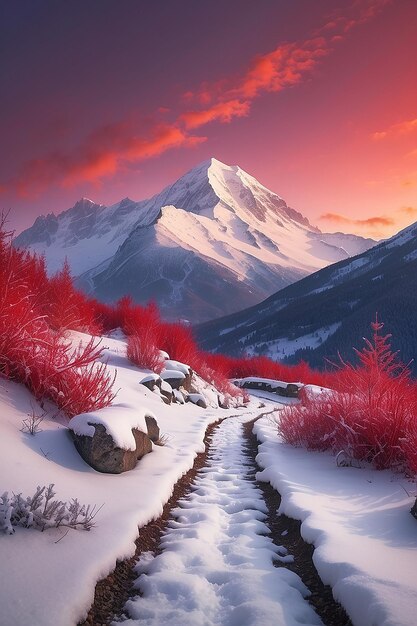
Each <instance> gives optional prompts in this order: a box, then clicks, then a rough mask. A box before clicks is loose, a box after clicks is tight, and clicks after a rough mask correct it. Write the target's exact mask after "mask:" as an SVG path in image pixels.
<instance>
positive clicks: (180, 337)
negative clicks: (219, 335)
mask: <svg viewBox="0 0 417 626" xmlns="http://www.w3.org/2000/svg"><path fill="white" fill-rule="evenodd" d="M158 346H159V348H161V350H165V352H168V354H169V356H170V357H171V359H175V360H177V361H181V362H182V363H186V364H187V365H190V366H191V367H192V368H193V369H196V370H197V369H198V366H199V364H200V353H199V351H198V349H197V346H196V343H195V341H194V338H193V336H192V333H191V330H190V329H189V328H188V327H186V326H183V325H182V324H179V323H177V324H168V323H161V324H160V325H159V327H158Z"/></svg>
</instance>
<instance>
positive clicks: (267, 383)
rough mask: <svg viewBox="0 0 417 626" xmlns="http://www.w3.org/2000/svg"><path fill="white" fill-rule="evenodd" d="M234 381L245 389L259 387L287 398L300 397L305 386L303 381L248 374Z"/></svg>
mask: <svg viewBox="0 0 417 626" xmlns="http://www.w3.org/2000/svg"><path fill="white" fill-rule="evenodd" d="M233 383H234V384H235V385H236V386H237V387H242V388H244V389H258V390H260V391H267V392H269V393H275V394H277V395H278V396H284V397H287V398H298V394H299V392H300V389H302V387H304V385H303V383H287V382H283V381H282V380H274V379H271V378H258V377H257V376H247V377H246V378H236V379H234V380H233Z"/></svg>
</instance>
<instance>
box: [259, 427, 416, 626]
mask: <svg viewBox="0 0 417 626" xmlns="http://www.w3.org/2000/svg"><path fill="white" fill-rule="evenodd" d="M255 432H256V435H257V437H258V439H259V440H260V441H261V442H262V443H261V445H260V447H259V454H258V457H257V461H258V463H259V465H260V466H261V467H262V468H264V470H263V471H262V472H259V473H258V475H257V477H258V478H259V479H260V480H263V481H267V482H270V483H271V485H272V486H273V487H274V488H275V489H277V490H278V491H279V492H280V494H281V495H282V503H281V506H280V509H279V512H280V513H284V514H286V515H288V516H289V517H293V518H296V519H300V520H301V521H302V525H301V533H302V535H303V537H304V539H305V540H306V541H308V542H309V543H313V544H314V545H315V548H316V549H315V552H314V556H313V559H314V563H315V565H316V567H317V570H318V572H319V574H320V576H321V578H322V580H323V582H324V583H325V584H329V585H331V586H332V588H333V595H334V596H335V598H336V599H337V600H338V601H339V602H340V603H341V604H342V605H343V606H344V607H345V609H346V610H347V612H348V614H349V616H350V618H351V619H352V622H353V623H354V624H355V626H369V625H370V624H377V625H378V626H414V624H415V623H416V610H417V577H416V571H417V569H416V564H417V524H416V521H415V520H414V519H413V518H412V516H411V515H410V507H411V504H412V501H413V498H412V497H409V496H408V494H407V492H408V493H411V494H412V493H414V492H415V484H414V485H413V484H412V483H410V482H407V481H406V480H405V479H403V478H402V477H399V476H397V475H393V474H392V473H391V472H388V471H384V472H377V471H376V470H370V469H356V468H352V467H337V466H336V463H335V459H334V457H333V456H332V455H330V454H327V453H318V452H308V451H306V450H303V449H298V448H292V447H291V446H288V445H286V444H283V443H282V442H281V441H280V440H279V438H278V435H277V433H276V425H275V424H274V423H273V422H272V421H271V420H270V419H269V420H268V419H265V418H262V419H261V420H259V421H258V422H257V423H256V424H255Z"/></svg>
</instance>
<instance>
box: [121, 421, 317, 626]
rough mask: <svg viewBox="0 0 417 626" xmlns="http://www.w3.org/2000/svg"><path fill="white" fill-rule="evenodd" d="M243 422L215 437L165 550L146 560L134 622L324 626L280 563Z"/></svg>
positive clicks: (281, 552)
mask: <svg viewBox="0 0 417 626" xmlns="http://www.w3.org/2000/svg"><path fill="white" fill-rule="evenodd" d="M241 422H242V419H241V418H234V419H229V420H225V421H223V422H222V423H221V425H220V426H219V427H218V428H217V429H216V431H215V433H214V435H213V441H212V448H211V454H210V458H209V461H208V464H207V466H206V467H205V468H204V469H203V470H201V471H200V472H199V474H198V475H197V478H196V480H195V482H194V485H193V491H192V493H191V495H190V496H189V497H188V498H187V499H184V500H182V501H181V502H180V506H179V507H178V508H177V509H175V510H174V511H173V519H172V521H171V522H170V524H169V528H168V530H167V531H166V533H165V535H164V536H163V538H162V553H161V554H159V555H158V556H156V557H154V555H153V554H152V553H147V554H145V555H144V556H142V557H141V559H140V561H139V563H138V565H137V568H136V572H137V574H138V575H139V578H138V580H137V582H136V585H135V586H136V587H137V588H138V589H139V590H140V592H141V594H142V597H138V598H137V599H134V600H130V601H129V602H128V603H127V604H126V612H127V614H128V615H129V617H130V619H127V620H126V621H123V624H126V626H134V625H135V624H141V625H143V626H146V625H147V626H155V625H156V624H170V626H218V625H219V624H221V625H222V626H271V625H272V624H280V626H290V625H294V626H295V625H299V624H320V623H321V621H320V619H319V618H318V616H317V615H316V614H315V613H314V611H313V609H312V608H311V607H310V605H309V604H307V602H306V601H305V600H304V598H303V596H306V595H307V594H308V591H307V589H306V587H305V586H304V584H303V583H302V581H301V579H300V578H299V577H298V576H297V575H296V574H294V573H293V572H290V571H289V570H286V569H285V568H283V567H278V568H276V567H274V564H273V563H274V560H281V559H282V558H285V556H286V550H285V549H284V548H282V547H277V546H275V545H274V544H273V542H272V540H271V539H270V538H269V537H268V536H267V534H268V533H269V529H268V527H267V526H266V525H265V523H264V520H265V519H266V510H267V509H266V505H265V502H264V501H263V498H262V494H261V492H260V490H259V489H258V488H257V487H256V486H255V485H254V484H253V482H252V481H251V480H250V479H249V478H248V477H247V472H248V469H249V467H250V462H249V460H248V458H247V457H246V455H245V453H244V450H243V446H244V440H243V437H242V424H241Z"/></svg>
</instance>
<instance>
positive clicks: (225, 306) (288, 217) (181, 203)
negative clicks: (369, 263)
mask: <svg viewBox="0 0 417 626" xmlns="http://www.w3.org/2000/svg"><path fill="white" fill-rule="evenodd" d="M374 244H375V241H373V240H372V239H364V238H362V237H357V236H355V235H345V234H343V233H336V234H324V233H322V232H321V231H320V230H319V229H318V228H316V227H314V226H312V225H311V224H310V223H309V222H308V220H307V219H306V218H305V217H303V216H302V215H301V214H300V213H298V212H297V211H294V210H293V209H291V208H290V207H288V206H287V204H286V203H285V201H284V200H283V199H282V198H281V197H280V196H278V195H277V194H276V193H274V192H272V191H270V190H269V189H267V188H266V187H264V186H263V185H262V184H261V183H259V182H258V181H257V180H256V179H255V178H253V177H252V176H250V175H249V174H248V173H246V172H245V171H243V170H242V169H240V168H239V167H238V166H228V165H225V164H224V163H221V162H220V161H218V160H216V159H214V158H212V159H209V160H208V161H205V162H203V163H201V164H200V165H198V166H197V167H195V168H194V169H192V170H191V171H189V172H188V173H187V174H185V175H184V176H182V177H181V178H180V179H179V180H178V181H176V182H175V183H174V184H173V185H170V186H169V187H167V188H166V189H164V190H163V191H162V192H161V193H159V194H157V195H155V196H153V197H152V198H151V199H149V200H144V201H141V202H134V201H132V200H130V199H129V198H125V199H124V200H122V201H121V202H119V203H116V204H114V205H112V206H109V207H106V206H103V205H98V204H95V203H94V202H92V201H91V200H88V199H86V198H83V199H82V200H81V201H79V202H77V204H76V205H75V206H74V207H72V208H71V209H68V210H67V211H64V212H63V213H61V214H59V215H58V216H55V215H53V214H50V215H48V216H46V217H39V218H38V219H37V220H36V221H35V223H34V225H33V226H32V227H31V228H29V229H28V230H26V231H24V232H23V233H22V234H21V235H19V236H18V237H17V238H16V240H15V245H17V246H21V247H28V248H30V249H32V250H33V251H35V252H38V253H42V254H44V255H45V257H46V261H47V265H48V269H49V271H51V272H53V271H55V270H56V269H58V268H59V267H60V265H61V264H62V260H63V258H64V257H65V256H66V257H67V258H68V261H69V263H70V266H71V269H72V272H73V274H74V275H75V276H77V277H79V278H78V284H79V285H80V286H81V287H82V288H84V289H85V290H87V291H89V292H90V293H93V294H95V295H96V296H97V297H99V298H101V299H102V300H105V301H112V300H116V299H118V298H120V297H121V296H123V295H124V294H127V293H129V294H131V295H132V297H133V298H134V299H135V300H136V301H137V302H146V301H148V300H149V299H153V300H156V302H157V303H158V304H159V306H160V308H161V310H162V313H163V315H164V316H165V317H167V318H170V319H177V318H180V317H181V318H187V319H189V320H191V321H193V322H198V321H204V320H208V319H212V318H214V317H218V316H220V315H224V314H227V313H231V312H234V311H237V310H240V309H242V308H244V307H247V306H250V305H252V304H254V303H257V302H259V301H261V300H262V299H264V298H265V297H267V296H269V295H270V294H271V293H273V292H275V291H277V290H278V289H280V288H282V287H284V286H286V285H288V284H290V283H293V282H294V281H296V280H298V279H300V278H302V277H304V276H306V275H308V274H310V273H311V272H314V271H316V270H317V269H320V268H322V267H324V266H326V265H328V264H329V263H334V262H336V261H339V260H340V259H346V258H348V257H350V256H352V255H355V254H358V253H359V252H363V251H364V250H367V249H369V248H370V247H371V246H373V245H374Z"/></svg>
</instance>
